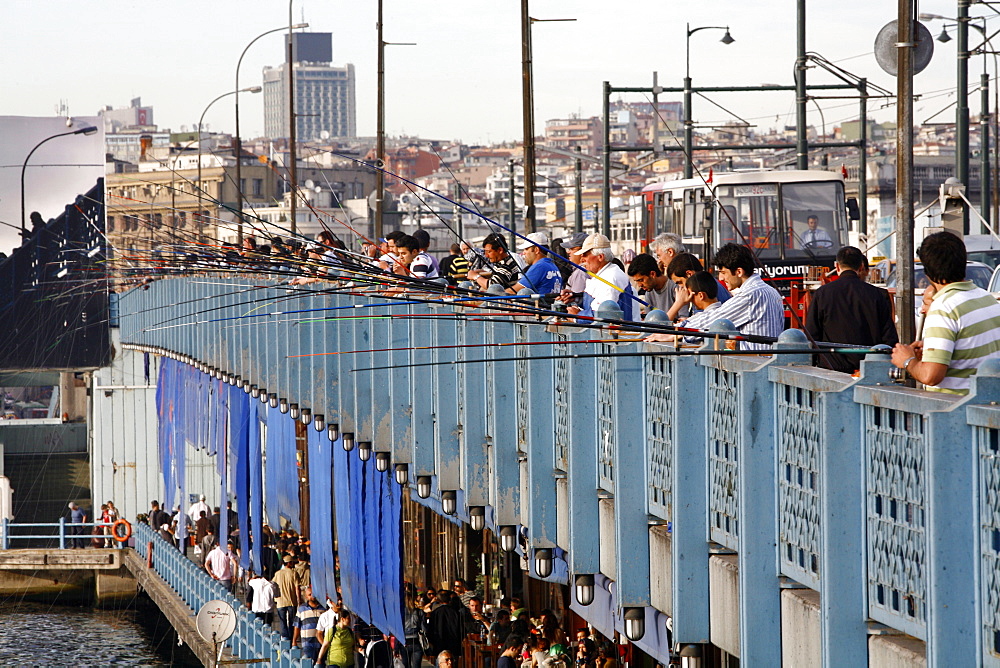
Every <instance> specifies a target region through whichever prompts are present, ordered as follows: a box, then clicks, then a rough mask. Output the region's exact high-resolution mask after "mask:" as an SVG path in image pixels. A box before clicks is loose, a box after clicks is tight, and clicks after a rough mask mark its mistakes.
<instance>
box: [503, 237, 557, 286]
mask: <svg viewBox="0 0 1000 668" xmlns="http://www.w3.org/2000/svg"><path fill="white" fill-rule="evenodd" d="M526 239H527V241H525V242H523V243H521V244H520V245H519V246H518V247H517V249H518V250H519V251H521V257H523V258H524V261H525V263H527V265H528V268H527V269H525V271H524V276H522V277H521V280H519V281H518V282H517V283H515V284H514V287H513V288H512V290H513V291H514V293H515V294H516V293H518V292H520V291H521V290H524V289H528V290H530V291H531V292H532V293H533V294H536V295H550V294H553V293H558V292H560V291H561V290H562V274H560V273H559V267H557V266H556V263H555V262H553V261H552V259H551V258H549V235H547V234H545V232H534V233H533V234H529V235H528V236H527V237H526Z"/></svg>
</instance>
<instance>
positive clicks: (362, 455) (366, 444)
mask: <svg viewBox="0 0 1000 668" xmlns="http://www.w3.org/2000/svg"><path fill="white" fill-rule="evenodd" d="M371 458H372V442H371V441H360V442H359V443H358V459H360V460H361V461H363V462H367V461H368V460H369V459H371Z"/></svg>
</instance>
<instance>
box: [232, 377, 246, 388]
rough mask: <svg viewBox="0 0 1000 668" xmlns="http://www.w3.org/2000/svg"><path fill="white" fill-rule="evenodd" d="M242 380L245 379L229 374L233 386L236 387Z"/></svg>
mask: <svg viewBox="0 0 1000 668" xmlns="http://www.w3.org/2000/svg"><path fill="white" fill-rule="evenodd" d="M242 380H243V379H242V378H240V377H239V376H232V375H230V376H229V384H230V385H232V386H233V387H236V386H237V385H239V384H240V381H242Z"/></svg>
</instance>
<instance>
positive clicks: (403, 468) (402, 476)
mask: <svg viewBox="0 0 1000 668" xmlns="http://www.w3.org/2000/svg"><path fill="white" fill-rule="evenodd" d="M393 470H394V471H395V472H396V482H398V483H399V484H400V485H405V484H406V483H407V481H408V480H409V477H410V470H409V467H408V466H407V465H406V464H396V466H395V467H394V469H393Z"/></svg>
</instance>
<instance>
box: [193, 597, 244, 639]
mask: <svg viewBox="0 0 1000 668" xmlns="http://www.w3.org/2000/svg"><path fill="white" fill-rule="evenodd" d="M195 626H196V627H197V628H198V633H199V634H200V635H201V637H202V638H204V639H205V640H207V641H209V642H214V643H223V642H226V641H227V640H229V637H230V636H231V635H233V631H235V630H236V611H235V610H233V606H231V605H229V604H228V603H226V602H225V601H219V600H215V601H209V602H208V603H206V604H205V605H203V606H201V610H199V611H198V617H197V618H196V619H195Z"/></svg>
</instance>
